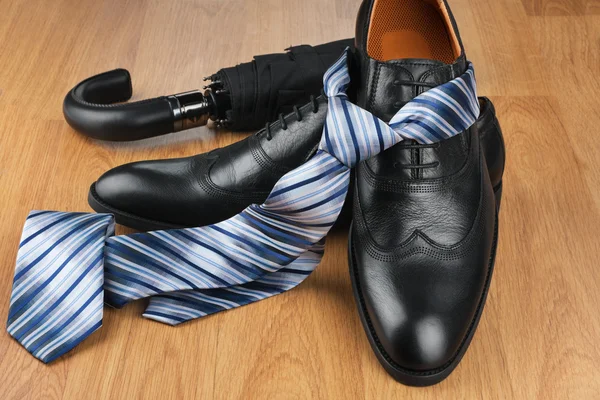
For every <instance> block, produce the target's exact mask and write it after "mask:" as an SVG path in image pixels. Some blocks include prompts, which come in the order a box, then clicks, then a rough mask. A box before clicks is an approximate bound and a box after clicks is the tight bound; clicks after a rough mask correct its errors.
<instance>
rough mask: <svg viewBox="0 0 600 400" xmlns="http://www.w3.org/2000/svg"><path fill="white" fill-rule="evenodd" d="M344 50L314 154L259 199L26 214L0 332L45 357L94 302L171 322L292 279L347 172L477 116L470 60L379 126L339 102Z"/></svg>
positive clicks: (330, 213)
mask: <svg viewBox="0 0 600 400" xmlns="http://www.w3.org/2000/svg"><path fill="white" fill-rule="evenodd" d="M348 54H349V53H348V50H346V51H345V52H344V54H343V55H342V57H341V58H340V59H339V60H338V61H337V62H336V63H335V64H334V65H333V66H332V67H331V68H330V69H329V70H328V71H327V73H326V74H325V76H324V78H323V80H324V89H325V94H326V95H327V97H328V114H327V119H326V122H325V126H324V129H323V135H322V138H321V142H320V144H319V147H318V150H317V152H316V153H315V154H314V156H313V157H312V158H310V159H309V160H308V161H307V162H306V163H304V164H303V165H301V166H300V167H298V168H296V169H294V170H292V171H290V172H289V173H287V174H285V175H284V176H283V177H282V178H281V179H280V180H279V181H278V182H277V183H276V184H275V187H274V188H273V190H272V191H271V193H270V194H269V196H268V198H267V199H266V200H265V202H264V203H263V204H261V205H257V204H253V205H251V206H249V207H248V208H246V209H245V210H244V211H242V212H241V213H240V214H238V215H236V216H234V217H232V218H230V219H228V220H225V221H223V222H220V223H217V224H214V225H209V226H204V227H198V228H188V229H176V230H168V231H154V232H147V233H136V234H132V235H122V236H112V235H113V233H114V220H113V217H112V216H111V215H108V214H86V213H70V212H51V211H33V212H31V213H30V214H29V216H28V218H27V221H26V223H25V227H24V230H23V235H22V238H21V243H20V246H19V251H18V254H17V265H16V269H15V277H14V282H13V290H12V295H11V300H10V310H9V315H8V324H7V330H8V332H9V334H10V335H11V336H13V337H14V338H15V339H16V340H17V341H19V343H21V344H22V345H23V346H24V347H25V348H26V349H27V350H28V351H29V352H30V353H32V354H33V355H34V356H35V357H36V358H38V359H40V360H41V361H43V362H50V361H52V360H54V359H56V358H57V357H59V356H61V355H62V354H64V353H66V352H67V351H69V350H71V349H72V348H73V347H75V346H76V345H77V344H78V343H80V342H81V341H82V340H83V339H85V338H86V337H87V336H89V335H90V334H91V333H92V332H93V331H95V330H96V329H98V328H99V327H100V326H101V325H102V307H103V303H106V304H108V305H110V306H113V307H122V306H123V305H125V304H127V303H128V302H131V301H134V300H137V299H141V298H146V297H150V300H149V305H148V307H147V309H146V311H145V312H144V317H146V318H149V319H154V320H157V321H160V322H163V323H167V324H170V325H177V324H179V323H181V322H185V321H188V320H191V319H195V318H199V317H202V316H205V315H209V314H213V313H215V312H218V311H222V310H226V309H230V308H235V307H239V306H241V305H245V304H249V303H253V302H255V301H258V300H262V299H265V298H268V297H271V296H273V295H276V294H279V293H282V292H285V291H287V290H290V289H292V288H294V287H295V286H297V285H298V284H300V283H301V282H302V281H303V280H304V279H306V278H307V277H308V275H310V273H311V272H312V271H313V270H314V269H315V268H316V266H317V265H318V264H319V262H320V260H321V258H322V256H323V251H324V239H325V236H326V234H327V232H328V231H329V229H330V228H331V227H332V225H333V224H334V222H335V221H336V219H337V217H338V215H339V213H340V210H341V208H342V205H343V203H344V199H345V197H346V193H347V191H348V185H349V175H350V168H352V167H353V166H354V165H356V163H358V162H359V161H361V160H364V159H367V158H369V157H371V156H373V155H375V154H377V153H379V152H381V151H383V150H385V149H387V148H389V147H390V146H393V145H394V144H396V143H398V142H400V141H402V140H404V139H413V140H416V141H418V142H419V143H433V142H437V141H440V140H443V139H447V138H449V137H452V136H454V135H456V134H458V133H460V132H463V131H464V130H465V129H467V128H468V127H470V126H471V125H472V124H473V123H474V122H475V120H476V119H477V117H478V115H479V102H478V101H477V97H476V87H475V80H474V76H473V67H472V65H469V67H468V70H467V71H466V72H465V73H464V74H463V75H462V76H460V77H457V78H456V79H454V80H452V81H450V82H448V83H445V84H443V85H440V86H438V87H435V88H433V89H430V90H429V91H427V92H425V93H422V94H421V95H419V96H417V97H416V98H414V99H413V100H412V101H410V102H409V103H408V104H406V105H405V106H404V107H403V108H402V109H400V110H399V111H398V113H397V114H396V115H395V116H394V117H393V118H392V119H391V120H390V122H389V123H388V124H386V123H384V122H383V121H381V120H379V119H378V118H376V117H375V116H374V115H372V114H371V113H369V112H367V111H365V110H363V109H361V108H359V107H358V106H356V105H354V104H352V103H351V102H350V101H349V100H348V97H347V95H346V93H345V92H346V89H347V87H348V85H349V83H350V75H349V72H348V65H347V59H348ZM199 207H201V205H199Z"/></svg>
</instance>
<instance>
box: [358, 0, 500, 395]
mask: <svg viewBox="0 0 600 400" xmlns="http://www.w3.org/2000/svg"><path fill="white" fill-rule="evenodd" d="M356 46H357V49H356V52H355V65H356V68H357V70H358V71H357V76H360V82H359V86H358V87H357V88H356V101H357V104H358V105H359V106H361V107H363V108H365V109H367V110H369V111H371V112H372V113H374V114H375V115H376V116H378V117H379V118H381V119H383V120H385V121H389V120H390V118H391V117H392V116H393V115H394V114H395V113H396V112H397V111H398V109H399V108H400V107H402V106H403V105H404V104H406V102H408V101H409V100H411V99H412V98H414V97H415V96H417V95H419V94H420V93H422V92H424V91H426V90H428V89H429V88H431V87H435V86H438V85H440V84H443V83H445V82H448V81H450V80H452V79H453V78H455V77H457V76H460V75H461V74H463V73H464V72H465V70H466V68H467V62H466V58H465V55H464V51H463V47H462V44H461V42H460V38H459V36H458V32H457V30H456V24H455V22H454V20H453V18H452V16H451V13H450V10H449V9H448V6H447V4H446V2H445V1H436V0H365V1H364V2H363V4H362V6H361V9H360V11H359V15H358V20H357V31H356ZM353 82H354V81H353ZM480 104H481V106H482V107H481V114H480V117H479V119H478V121H477V122H476V123H475V124H474V125H473V126H472V127H471V128H469V129H467V130H466V131H465V132H463V133H461V134H459V135H457V136H455V137H453V138H451V139H448V140H445V141H442V142H440V143H436V144H434V145H419V144H417V143H414V142H403V143H399V144H398V145H396V146H393V147H392V148H390V149H388V150H386V151H384V152H383V153H380V154H379V155H377V156H375V157H373V158H371V159H369V160H367V161H364V162H362V163H360V164H359V165H358V166H357V168H356V171H355V187H354V204H353V205H354V206H353V225H352V228H351V232H350V242H349V263H350V272H351V280H352V283H353V288H354V294H355V298H356V302H357V306H358V309H359V314H360V317H361V321H362V323H363V326H364V328H365V331H366V333H367V337H368V339H369V341H370V343H371V346H372V348H373V350H374V352H375V354H376V356H377V358H378V359H379V361H380V362H381V364H382V365H383V366H384V367H385V369H386V370H387V371H388V372H389V373H390V374H391V375H392V376H393V377H394V378H395V379H396V380H398V381H399V382H401V383H404V384H408V385H415V386H426V385H431V384H435V383H438V382H440V381H441V380H443V379H444V378H446V377H447V376H448V375H449V374H450V373H451V372H452V370H453V369H454V368H455V367H456V366H457V365H458V363H459V361H460V360H461V358H462V356H463V355H464V353H465V351H466V349H467V347H468V346H469V343H470V341H471V339H472V337H473V334H474V332H475V329H476V327H477V323H478V321H479V318H480V316H481V312H482V310H483V306H484V303H485V299H486V295H487V292H488V288H489V284H490V278H491V275H492V268H493V264H494V255H495V249H496V241H497V212H498V207H499V205H500V194H501V179H502V171H503V168H504V146H503V142H502V135H501V132H500V128H499V126H498V121H497V120H496V117H495V115H494V109H493V106H492V105H491V103H490V102H489V101H488V100H487V99H481V100H480Z"/></svg>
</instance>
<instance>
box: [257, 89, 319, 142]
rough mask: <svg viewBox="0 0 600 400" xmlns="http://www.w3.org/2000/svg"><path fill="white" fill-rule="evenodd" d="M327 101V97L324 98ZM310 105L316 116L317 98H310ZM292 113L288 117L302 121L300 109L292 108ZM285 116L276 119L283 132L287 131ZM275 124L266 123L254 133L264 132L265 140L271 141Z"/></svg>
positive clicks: (317, 108)
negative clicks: (294, 117)
mask: <svg viewBox="0 0 600 400" xmlns="http://www.w3.org/2000/svg"><path fill="white" fill-rule="evenodd" d="M323 94H324V93H323V90H321V95H323ZM325 98H326V99H327V97H325ZM310 103H311V104H312V112H313V113H314V114H316V113H317V112H318V111H319V102H318V101H317V98H316V97H315V96H313V95H311V96H310ZM292 110H293V111H292V112H291V113H290V114H288V116H289V115H292V114H295V115H296V121H298V122H300V121H302V112H301V111H300V109H299V108H298V106H294V107H293V108H292ZM285 118H286V116H284V115H283V113H281V114H279V117H278V118H277V119H278V120H279V123H280V124H281V129H283V130H284V131H285V130H287V128H288V126H287V122H286V120H285ZM274 123H275V122H267V124H266V125H265V129H264V130H261V131H258V132H256V134H257V135H258V134H260V133H261V132H266V136H267V140H271V139H273V135H272V134H271V126H272V125H273V124H274Z"/></svg>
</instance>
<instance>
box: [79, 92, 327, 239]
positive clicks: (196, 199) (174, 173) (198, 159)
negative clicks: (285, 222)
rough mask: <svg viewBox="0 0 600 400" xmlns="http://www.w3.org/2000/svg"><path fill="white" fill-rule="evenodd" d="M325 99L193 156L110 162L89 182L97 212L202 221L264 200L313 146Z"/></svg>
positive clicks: (185, 223) (171, 223)
mask: <svg viewBox="0 0 600 400" xmlns="http://www.w3.org/2000/svg"><path fill="white" fill-rule="evenodd" d="M326 114H327V99H326V98H325V97H324V96H319V97H317V98H314V97H313V98H312V99H311V102H309V103H308V104H306V105H305V106H303V107H301V108H299V109H298V108H295V109H294V112H292V113H290V114H288V115H286V116H285V117H284V116H280V118H279V120H278V121H276V122H274V123H273V124H267V126H266V127H265V129H263V130H260V131H258V132H257V133H256V134H254V135H251V136H249V137H248V138H246V139H244V140H241V141H239V142H237V143H234V144H231V145H229V146H226V147H223V148H220V149H216V150H213V151H211V152H209V153H205V154H199V155H196V156H193V157H187V158H178V159H168V160H157V161H141V162H135V163H131V164H125V165H122V166H119V167H116V168H114V169H112V170H110V171H108V172H106V173H105V174H104V175H102V176H101V177H100V178H99V179H98V181H97V182H95V183H94V184H92V186H91V188H90V193H89V196H88V201H89V203H90V205H91V207H92V208H93V209H94V210H96V211H98V212H108V213H112V214H114V215H115V217H116V221H117V222H118V223H120V224H122V225H126V226H129V227H132V228H135V229H139V230H154V229H171V228H178V227H193V226H203V225H208V224H212V223H216V222H219V221H222V220H224V219H227V218H229V217H231V216H233V215H235V214H237V213H239V212H240V211H242V210H243V209H244V208H246V207H247V206H248V205H250V204H252V203H258V204H260V203H262V202H263V201H264V200H265V199H266V197H267V196H268V194H269V193H270V191H271V189H272V188H273V186H274V185H275V182H277V180H278V179H279V178H280V177H281V176H283V175H284V174H285V173H286V172H288V171H290V170H292V169H294V168H296V167H298V166H299V165H301V164H302V163H303V162H305V161H306V160H308V159H309V158H310V157H311V156H312V154H314V152H315V151H316V149H317V146H318V144H319V140H320V138H321V133H322V129H323V123H324V121H325V116H326Z"/></svg>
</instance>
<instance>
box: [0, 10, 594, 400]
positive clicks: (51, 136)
mask: <svg viewBox="0 0 600 400" xmlns="http://www.w3.org/2000/svg"><path fill="white" fill-rule="evenodd" d="M358 3H359V1H358V0H336V1H326V2H325V1H319V0H304V1H302V2H298V1H288V0H286V1H281V0H185V1H165V0H107V1H97V0H79V1H73V0H55V1H53V2H47V1H43V0H27V1H26V0H0V10H1V12H0V54H1V56H0V71H1V72H0V321H5V320H6V318H7V313H8V300H9V295H10V289H11V282H12V275H13V271H14V259H15V256H16V252H17V246H18V241H19V236H20V230H21V226H22V224H23V221H24V219H25V217H26V215H27V213H28V212H29V210H31V209H56V210H67V211H88V210H89V207H88V205H87V202H86V196H87V189H88V186H89V184H90V183H91V182H93V181H94V180H96V179H97V178H98V176H99V175H100V174H102V173H103V172H104V171H106V170H107V169H109V168H112V167H114V166H117V165H120V164H123V163H126V162H130V161H135V160H143V159H158V158H168V157H169V158H170V157H179V156H186V155H192V154H196V153H200V152H204V151H208V150H210V149H213V148H215V147H217V146H223V145H226V144H229V143H232V142H234V141H237V140H239V139H241V138H243V137H244V136H245V135H244V134H240V133H230V132H220V133H216V132H215V131H214V130H211V129H210V128H206V127H204V128H199V129H194V130H192V131H187V132H181V133H178V134H173V135H169V136H166V137H162V138H155V139H149V140H143V141H141V142H137V143H120V144H115V143H103V142H100V141H94V140H90V139H87V138H84V137H82V136H80V135H78V134H76V133H75V132H74V131H73V130H72V129H71V128H69V126H68V125H67V124H66V123H65V122H64V120H63V118H62V100H63V96H64V95H65V94H66V92H67V91H68V90H69V89H70V88H71V87H72V86H73V85H74V84H75V83H76V82H78V81H80V80H81V79H83V78H85V77H87V76H90V75H92V74H94V73H98V72H101V71H105V70H109V69H112V68H116V67H124V68H127V69H129V70H130V71H131V73H132V76H133V80H134V93H135V98H145V97H150V96H155V95H160V94H166V93H175V92H178V91H184V90H189V89H192V88H196V87H198V86H200V84H201V82H200V80H201V77H202V76H204V75H207V74H208V73H211V72H214V71H216V70H217V69H219V68H220V67H224V66H230V65H233V64H235V63H238V62H243V61H247V60H250V58H251V56H252V55H254V54H261V53H268V52H277V51H281V50H282V49H283V48H285V47H287V46H289V45H292V44H300V43H310V44H318V43H322V42H326V41H331V40H334V39H341V38H345V37H350V36H352V35H353V28H354V18H355V13H356V10H357V7H358ZM451 5H452V7H453V10H454V13H455V15H456V19H457V21H458V24H459V27H460V28H461V32H462V36H463V40H464V42H465V47H466V49H467V52H468V54H469V57H470V58H471V59H472V60H473V61H474V63H475V65H476V68H477V75H478V84H479V85H478V86H479V92H480V94H482V95H487V96H490V97H491V98H492V100H493V101H494V103H495V104H496V107H497V111H498V114H499V118H500V121H501V124H502V127H503V129H504V133H505V139H506V145H507V150H508V165H507V171H506V175H505V180H504V199H503V209H502V212H501V216H500V217H501V218H500V242H499V249H498V256H497V263H496V270H495V277H494V280H493V281H492V286H491V291H490V295H489V298H488V303H487V307H486V310H485V312H484V314H483V317H482V320H481V323H480V326H479V330H478V332H477V334H476V335H475V338H474V340H473V343H472V345H471V347H470V349H469V351H468V352H467V354H466V356H465V358H464V360H463V362H462V363H461V364H460V366H459V367H458V368H457V370H456V371H455V372H454V373H453V374H452V375H451V376H450V378H449V379H447V380H446V381H444V382H443V383H441V384H439V385H437V386H434V387H429V388H424V389H415V388H408V387H405V386H402V385H400V384H398V383H396V382H395V381H393V380H392V379H391V378H390V377H389V376H388V375H387V374H386V373H385V372H384V370H383V369H382V368H381V367H380V366H379V363H378V362H377V360H376V359H375V356H374V355H373V353H372V351H371V349H370V347H369V345H368V342H367V339H366V337H365V335H364V333H363V330H362V327H361V325H360V322H359V319H358V315H357V313H356V309H355V304H354V300H353V297H352V293H351V288H350V281H349V276H348V272H347V257H346V233H345V232H343V231H338V232H335V233H333V234H332V235H331V237H330V238H329V239H328V244H327V252H326V256H325V259H324V261H323V263H322V265H321V266H320V267H319V268H318V269H317V271H316V272H315V273H314V274H313V275H312V276H311V277H310V278H309V279H308V280H307V281H306V282H305V283H304V284H303V285H301V286H300V287H299V288H297V289H295V290H293V291H291V292H289V293H286V294H283V295H280V296H277V297H275V298H273V299H270V300H266V301H263V302H260V303H258V304H255V305H252V306H248V307H244V308H242V309H239V310H236V311H233V312H226V313H221V314H218V315H215V316H212V317H209V318H206V319H203V320H200V321H195V322H190V323H187V324H184V325H182V326H180V327H177V328H172V327H168V326H165V325H162V324H158V323H155V322H152V321H148V320H145V319H143V318H141V312H142V310H143V308H144V302H137V303H134V304H131V305H129V306H127V307H125V308H124V309H122V310H119V311H115V310H111V309H106V310H105V317H104V326H103V328H102V329H101V330H100V331H98V332H96V333H94V334H93V335H92V336H91V337H90V338H89V339H88V340H86V341H85V342H84V343H83V344H82V345H80V346H79V347H78V348H77V349H76V350H74V351H72V352H71V353H69V354H68V355H67V356H65V357H63V358H61V359H59V360H58V361H56V362H54V363H53V364H51V365H49V366H46V365H43V364H41V363H40V362H38V361H37V360H35V359H34V358H33V357H31V356H30V355H29V354H28V353H27V352H26V351H24V350H23V349H22V348H21V347H20V346H19V345H18V344H17V343H16V342H15V341H13V340H12V339H11V338H10V337H9V336H8V334H6V333H5V332H4V330H3V329H2V332H0V376H1V377H2V379H0V398H1V399H83V398H85V399H92V398H93V399H95V398H98V399H211V398H214V399H258V398H276V399H279V398H281V399H288V398H297V399H307V398H315V399H361V398H369V399H387V398H398V399H434V398H435V399H438V398H453V399H513V398H514V399H566V398H569V399H598V398H600V372H599V371H600V348H599V346H598V343H600V313H599V311H598V304H600V294H599V291H598V287H600V268H598V254H599V251H600V228H599V226H600V174H599V173H598V164H599V163H600V141H599V140H598V129H599V127H600V96H599V95H598V93H600V74H599V72H600V15H599V14H600V5H599V4H598V1H595V0H573V1H570V0H495V1H480V0H451ZM118 232H119V233H124V232H127V230H126V229H123V228H120V229H119V231H118Z"/></svg>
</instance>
